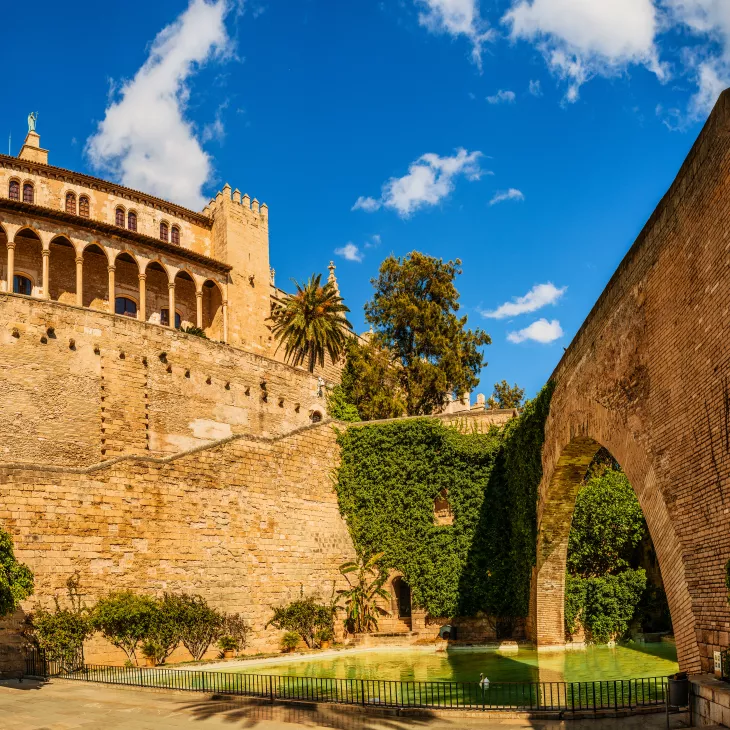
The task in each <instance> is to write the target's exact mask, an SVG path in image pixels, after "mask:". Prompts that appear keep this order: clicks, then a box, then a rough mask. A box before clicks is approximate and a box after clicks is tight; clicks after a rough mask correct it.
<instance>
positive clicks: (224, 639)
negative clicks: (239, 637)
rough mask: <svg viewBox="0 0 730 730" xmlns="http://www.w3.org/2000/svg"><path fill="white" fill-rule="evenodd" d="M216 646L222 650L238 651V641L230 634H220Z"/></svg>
mask: <svg viewBox="0 0 730 730" xmlns="http://www.w3.org/2000/svg"><path fill="white" fill-rule="evenodd" d="M218 648H219V649H220V650H221V651H223V652H226V651H238V642H237V641H236V640H235V639H234V638H233V637H232V636H228V635H226V636H221V638H220V639H218Z"/></svg>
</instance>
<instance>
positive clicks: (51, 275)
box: [48, 234, 76, 304]
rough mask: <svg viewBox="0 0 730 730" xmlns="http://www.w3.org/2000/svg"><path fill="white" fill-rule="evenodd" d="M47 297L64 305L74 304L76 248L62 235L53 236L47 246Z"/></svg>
mask: <svg viewBox="0 0 730 730" xmlns="http://www.w3.org/2000/svg"><path fill="white" fill-rule="evenodd" d="M48 250H49V252H50V259H49V262H48V295H49V298H50V299H53V300H54V301H57V302H64V303H66V304H75V303H76V248H75V247H74V245H73V243H72V242H71V240H70V239H69V238H68V237H67V236H64V235H61V234H59V235H56V236H54V237H53V238H52V239H51V241H50V243H49V244H48Z"/></svg>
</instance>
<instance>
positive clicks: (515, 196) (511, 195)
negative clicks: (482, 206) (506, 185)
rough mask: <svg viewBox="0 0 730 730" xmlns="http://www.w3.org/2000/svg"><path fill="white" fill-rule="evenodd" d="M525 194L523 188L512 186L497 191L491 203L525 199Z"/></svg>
mask: <svg viewBox="0 0 730 730" xmlns="http://www.w3.org/2000/svg"><path fill="white" fill-rule="evenodd" d="M524 199H525V196H524V194H523V193H522V191H521V190H518V189H517V188H510V189H509V190H501V191H500V192H498V193H495V195H494V197H493V198H492V199H491V200H490V201H489V205H496V204H497V203H504V201H505V200H524Z"/></svg>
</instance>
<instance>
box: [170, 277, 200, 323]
mask: <svg viewBox="0 0 730 730" xmlns="http://www.w3.org/2000/svg"><path fill="white" fill-rule="evenodd" d="M173 281H174V282H175V309H176V310H177V311H178V312H179V313H180V324H181V325H182V326H184V327H186V326H190V325H197V321H198V320H197V308H198V304H197V292H198V285H197V283H196V281H195V277H194V276H193V274H192V273H191V272H190V271H188V269H180V270H179V271H177V272H175V277H174V279H173Z"/></svg>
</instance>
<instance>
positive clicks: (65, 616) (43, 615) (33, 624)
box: [23, 573, 93, 669]
mask: <svg viewBox="0 0 730 730" xmlns="http://www.w3.org/2000/svg"><path fill="white" fill-rule="evenodd" d="M66 591H67V594H68V600H69V603H70V606H71V607H70V608H69V609H66V608H61V606H60V603H59V600H58V598H55V599H54V601H55V604H56V610H55V611H47V610H46V609H44V608H41V607H40V606H39V607H38V608H37V609H36V610H35V611H34V612H33V613H29V614H28V615H27V616H26V619H25V628H24V631H23V634H24V636H25V637H26V638H28V639H30V640H31V642H32V643H33V644H34V645H35V646H36V647H37V648H39V649H41V650H42V651H43V652H44V654H45V656H46V658H47V659H49V660H51V661H56V662H59V663H60V664H61V666H62V667H63V668H64V669H73V668H74V667H75V666H76V664H77V662H78V661H79V660H82V661H83V655H84V641H85V640H86V639H88V638H89V637H90V636H91V635H92V633H93V630H92V628H91V625H90V623H89V613H88V611H87V610H86V607H85V606H84V605H83V604H82V601H81V596H80V594H79V575H78V573H74V575H73V576H71V577H70V578H69V579H68V580H67V581H66Z"/></svg>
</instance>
